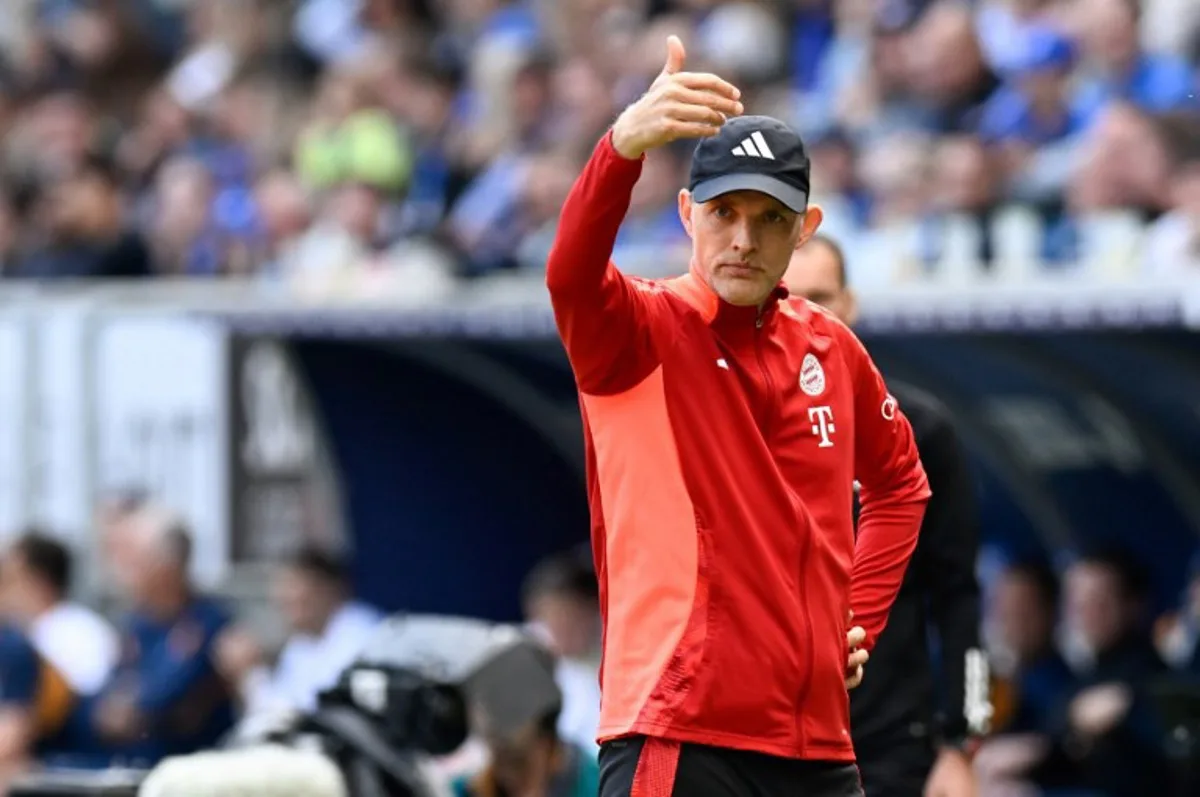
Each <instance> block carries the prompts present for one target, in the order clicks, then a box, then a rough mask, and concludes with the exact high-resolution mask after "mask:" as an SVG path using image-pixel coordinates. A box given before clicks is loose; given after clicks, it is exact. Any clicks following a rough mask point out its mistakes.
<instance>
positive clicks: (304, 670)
mask: <svg viewBox="0 0 1200 797" xmlns="http://www.w3.org/2000/svg"><path fill="white" fill-rule="evenodd" d="M272 593H273V600H274V603H275V606H276V608H277V609H278V611H279V613H280V615H282V617H283V620H284V622H285V623H286V625H287V630H288V639H287V642H286V644H285V645H284V647H283V650H282V652H281V653H280V655H279V660H278V662H277V663H276V664H275V667H274V668H273V669H272V670H270V671H268V670H266V669H265V668H264V666H263V661H264V659H265V656H264V655H263V653H262V651H261V649H260V648H259V646H258V644H257V642H256V641H255V640H254V638H253V636H251V635H250V634H249V632H248V631H246V630H238V629H234V630H231V631H230V632H229V633H227V634H226V635H224V636H223V637H222V639H221V640H220V643H219V650H220V655H219V658H220V661H221V664H222V669H223V671H224V672H225V673H226V674H227V677H229V678H230V679H231V680H233V681H234V682H235V683H239V684H241V687H242V695H243V699H244V701H245V704H246V713H247V715H250V716H254V715H256V714H262V715H264V716H266V715H270V714H274V713H278V712H280V711H284V712H286V711H310V710H312V709H315V708H316V706H317V697H318V695H319V694H320V693H321V691H322V690H325V689H329V688H330V687H332V686H333V685H334V684H335V683H337V679H338V676H340V675H341V673H342V671H343V670H344V669H346V667H348V666H349V665H350V664H351V663H352V662H353V661H354V659H355V657H356V656H357V655H358V654H359V652H360V651H361V650H362V649H363V646H364V645H366V643H367V640H368V639H370V637H371V635H372V634H374V632H375V629H376V628H377V627H378V625H379V622H380V621H381V619H382V616H381V615H380V613H379V612H378V611H377V610H375V609H374V608H372V607H370V606H367V605H365V604H362V603H359V602H357V601H355V600H354V599H353V597H352V590H351V587H350V576H349V573H348V572H347V568H346V565H345V564H344V563H343V562H342V561H341V560H340V559H339V558H338V557H337V556H335V555H333V554H330V553H328V552H326V551H324V550H322V549H319V548H315V547H305V548H302V549H300V550H299V551H297V552H296V553H294V554H293V555H292V556H291V557H290V558H289V559H288V561H287V562H286V564H284V566H283V568H282V569H281V570H280V572H279V573H278V574H277V575H276V576H275V579H274V582H273V584H272Z"/></svg>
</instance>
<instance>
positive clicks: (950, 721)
mask: <svg viewBox="0 0 1200 797" xmlns="http://www.w3.org/2000/svg"><path fill="white" fill-rule="evenodd" d="M784 281H785V282H786V284H787V287H788V289H789V290H790V291H791V293H792V294H793V295H798V296H804V297H806V298H808V299H809V300H810V301H813V302H815V303H817V304H819V305H822V306H823V307H825V308H826V309H827V310H829V311H830V312H831V313H833V314H834V315H836V316H837V317H838V318H840V319H841V320H842V321H844V322H845V323H847V324H853V323H854V321H855V318H856V316H857V306H856V303H855V298H854V294H853V292H852V291H851V290H850V289H849V287H848V286H847V281H846V265H845V258H844V255H843V253H842V250H841V248H840V247H839V246H838V245H837V243H836V242H834V241H833V240H832V239H830V238H827V237H823V236H820V235H817V236H814V237H813V238H812V239H811V240H810V241H809V242H808V243H806V244H805V245H804V246H802V247H800V249H798V250H797V251H796V254H795V256H794V257H793V259H792V263H791V265H790V267H789V268H788V272H787V274H786V275H785V277H784ZM888 385H889V386H891V389H892V394H893V397H894V398H895V399H896V401H897V402H898V403H899V405H900V406H901V407H903V408H904V412H905V414H906V415H907V416H908V419H909V422H910V423H911V424H912V427H913V433H914V435H915V437H916V442H917V448H918V450H919V451H920V453H921V461H922V462H923V463H924V465H925V472H926V473H927V474H928V476H929V485H930V488H931V489H932V490H933V498H932V500H931V501H930V503H929V508H928V509H927V510H926V514H925V520H924V522H923V524H922V526H921V537H920V540H919V541H918V543H917V550H916V553H915V554H914V555H913V558H912V561H911V563H910V564H909V568H908V572H907V574H906V576H905V580H904V584H903V586H902V587H901V590H900V594H899V596H897V598H896V602H895V603H894V604H893V605H892V610H891V614H890V615H889V619H888V624H887V628H885V629H884V632H883V634H882V635H881V636H880V638H879V642H878V643H877V645H876V647H875V649H874V650H873V651H872V652H871V660H870V663H869V664H868V665H867V670H868V674H867V676H866V677H865V678H864V679H863V682H862V685H861V686H859V687H858V689H856V690H855V691H854V692H852V693H851V731H852V734H853V737H854V746H855V750H856V752H857V755H858V765H859V769H860V770H861V772H862V778H863V784H864V786H865V788H866V794H867V797H974V795H975V794H976V793H977V791H978V788H977V785H976V782H975V777H974V774H973V772H972V770H971V754H972V752H973V750H974V747H975V745H976V744H977V743H978V740H979V739H980V738H981V737H982V735H983V734H985V733H986V732H987V730H988V725H989V722H990V719H991V714H992V707H991V703H990V700H989V692H988V682H989V677H988V667H987V660H986V658H985V656H984V654H983V652H982V650H981V649H980V645H979V625H980V598H979V584H978V581H977V580H976V576H975V560H976V557H977V555H978V550H979V528H978V526H979V524H978V512H977V507H976V501H975V492H974V485H973V483H972V479H971V474H970V472H969V469H968V467H967V463H966V459H965V456H964V454H963V451H962V448H961V446H960V444H959V440H958V435H957V433H956V432H955V429H954V425H953V422H952V421H951V418H950V414H949V412H948V411H947V410H946V408H945V407H944V406H943V405H942V404H941V403H940V402H939V401H938V400H937V399H936V398H934V397H933V396H931V395H929V394H928V393H925V392H923V391H921V390H919V389H917V388H914V387H912V386H909V385H905V384H903V383H901V382H899V381H897V380H894V379H889V380H888ZM930 626H932V628H933V629H934V630H935V632H936V637H935V639H936V647H937V649H938V655H937V657H936V659H935V657H934V656H933V655H931V644H930V643H931V640H930V638H929V635H928V633H927V628H929V627H930Z"/></svg>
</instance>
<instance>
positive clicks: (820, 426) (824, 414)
mask: <svg viewBox="0 0 1200 797" xmlns="http://www.w3.org/2000/svg"><path fill="white" fill-rule="evenodd" d="M808 419H809V420H810V421H812V431H813V434H815V435H816V436H817V437H819V438H821V442H820V443H817V448H832V447H833V441H832V440H830V439H829V435H831V434H833V433H834V432H835V431H837V430H836V429H835V428H834V426H833V408H832V407H809V408H808Z"/></svg>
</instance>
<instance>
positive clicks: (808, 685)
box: [754, 309, 816, 753]
mask: <svg viewBox="0 0 1200 797" xmlns="http://www.w3.org/2000/svg"><path fill="white" fill-rule="evenodd" d="M764 325H765V318H764V316H763V312H762V310H761V309H760V310H759V311H758V316H757V318H755V320H754V353H755V355H756V356H757V358H758V367H759V370H761V371H762V375H763V382H764V383H765V384H766V386H767V395H768V396H769V397H771V398H770V399H769V401H771V402H772V403H773V402H774V401H775V400H776V399H775V395H776V393H775V381H774V380H773V379H772V378H771V372H770V370H768V369H767V363H766V360H765V359H764V357H763V350H762V330H763V326H764ZM771 409H774V407H773V406H772V407H771ZM767 417H768V419H769V418H770V415H768V416H767ZM764 436H765V432H764ZM811 546H812V534H811V533H809V534H806V535H805V537H804V540H803V541H802V542H801V544H800V561H799V562H798V564H799V577H798V579H797V582H796V589H797V591H798V592H799V593H800V616H801V618H802V619H803V620H804V639H805V642H806V646H807V648H808V650H807V654H808V664H807V667H806V669H805V671H804V673H803V675H802V677H801V680H800V688H799V690H798V691H797V693H796V744H797V747H798V748H799V749H798V751H797V752H800V753H803V752H804V748H805V746H806V745H805V738H804V704H805V703H807V702H808V693H809V692H810V691H811V690H812V677H813V668H814V667H815V666H816V650H815V649H814V644H815V643H814V640H813V631H812V617H810V616H809V613H808V589H807V587H806V579H805V577H804V573H805V569H806V568H805V566H806V565H807V563H808V557H809V552H810V551H809V549H810V547H811Z"/></svg>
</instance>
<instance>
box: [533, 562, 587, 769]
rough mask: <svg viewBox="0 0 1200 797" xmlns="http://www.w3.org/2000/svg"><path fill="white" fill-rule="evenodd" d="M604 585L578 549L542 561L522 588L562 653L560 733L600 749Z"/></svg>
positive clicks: (545, 631)
mask: <svg viewBox="0 0 1200 797" xmlns="http://www.w3.org/2000/svg"><path fill="white" fill-rule="evenodd" d="M599 590H600V588H599V584H598V582H597V580H596V573H595V571H594V570H593V568H592V566H591V563H590V562H589V561H587V560H586V559H584V558H583V557H582V556H579V555H577V554H575V553H569V554H562V555H559V556H556V557H553V558H551V559H547V560H545V561H543V562H542V563H540V564H539V565H538V566H537V567H535V568H534V569H533V571H532V572H531V573H530V574H529V575H528V576H527V577H526V579H525V584H524V586H523V588H522V596H521V597H522V602H523V604H524V607H525V617H526V618H527V619H528V620H529V622H530V623H532V624H533V625H534V626H535V627H536V628H538V629H539V630H540V631H541V632H542V633H543V634H544V635H545V637H546V639H547V641H548V642H549V643H550V647H551V649H552V650H553V651H554V652H555V653H556V654H557V655H558V664H557V667H556V669H555V679H556V680H557V682H558V686H559V689H560V690H561V691H562V701H563V702H562V713H561V715H560V716H559V725H558V732H559V735H560V736H561V737H562V738H563V739H565V740H567V741H569V742H571V743H573V744H575V745H578V746H579V747H580V748H582V749H584V750H587V751H589V752H592V753H594V752H596V751H598V750H599V747H598V746H597V744H596V732H597V729H598V728H599V725H600V591H599Z"/></svg>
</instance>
